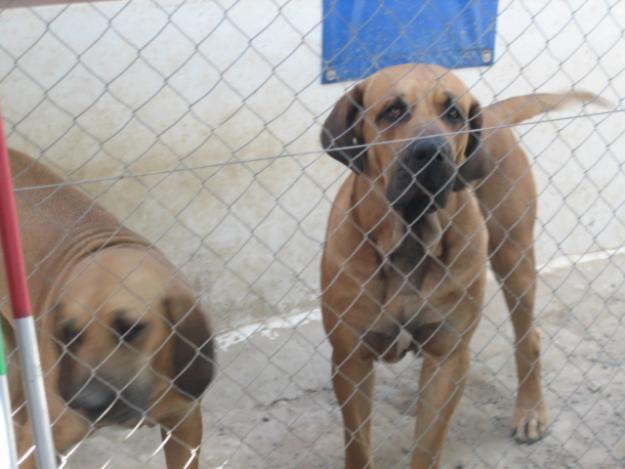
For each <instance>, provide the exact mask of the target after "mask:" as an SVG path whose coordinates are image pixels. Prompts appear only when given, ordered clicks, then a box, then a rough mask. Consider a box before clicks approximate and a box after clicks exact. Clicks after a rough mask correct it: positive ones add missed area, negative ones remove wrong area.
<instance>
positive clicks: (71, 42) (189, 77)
mask: <svg viewBox="0 0 625 469" xmlns="http://www.w3.org/2000/svg"><path fill="white" fill-rule="evenodd" d="M608 3H610V2H607V1H606V2H600V1H593V2H588V1H584V0H567V1H565V0H553V1H551V2H549V3H548V4H545V2H543V1H541V0H524V1H523V2H520V1H513V0H501V1H500V16H499V23H498V38H497V44H496V64H495V65H494V66H492V67H490V68H487V69H465V70H460V71H458V73H459V74H460V76H461V77H462V78H463V79H464V80H465V81H466V82H467V83H468V84H469V85H470V86H471V87H472V88H473V92H474V94H475V95H476V96H477V97H478V98H479V99H480V100H481V101H482V102H483V103H488V102H489V101H491V100H492V99H495V98H503V97H508V96H511V95H514V94H525V93H529V92H533V91H535V90H541V91H554V90H555V91H560V90H566V89H569V88H571V87H572V86H575V87H578V88H586V89H588V90H591V91H594V92H597V93H600V94H601V95H602V96H604V97H606V98H608V99H611V100H612V101H613V102H614V105H615V107H619V108H622V100H621V96H623V94H625V93H624V92H625V59H624V58H623V52H622V51H623V50H625V39H624V36H623V29H624V26H625V2H624V1H620V2H611V3H615V5H614V6H613V7H612V8H611V10H609V9H608ZM320 5H321V2H320V1H318V0H291V1H286V0H274V1H271V0H228V1H225V0H224V1H200V0H187V1H180V0H158V1H147V0H135V1H132V2H130V3H128V2H117V1H113V2H105V3H94V4H91V5H88V4H87V5H73V6H69V7H62V6H54V7H43V8H36V9H13V10H6V11H3V12H2V13H0V99H1V100H2V104H3V106H4V112H5V115H6V118H7V120H8V128H9V132H10V143H11V145H13V146H15V147H17V148H20V149H22V150H25V151H28V152H30V153H31V154H33V155H35V156H42V157H43V158H44V159H45V160H46V161H47V162H48V163H49V164H52V165H54V166H55V167H57V168H58V169H59V170H60V171H62V172H63V173H64V174H66V175H68V177H69V178H71V179H73V180H76V181H80V180H93V179H100V178H104V179H103V180H100V181H98V182H92V183H84V184H82V187H83V188H84V189H85V190H86V191H88V192H89V193H90V194H92V195H94V196H96V197H98V199H99V200H101V202H102V203H103V204H104V205H105V206H107V207H108V208H110V210H112V211H113V212H114V213H116V214H117V215H119V216H120V217H121V218H122V219H123V220H124V221H125V222H126V223H127V224H128V225H129V226H131V227H132V228H134V229H136V230H138V231H139V232H141V233H143V234H145V235H147V236H148V237H150V238H151V239H153V240H154V241H155V242H156V243H157V244H158V245H159V246H161V247H162V248H163V249H164V250H165V251H166V252H167V253H168V254H169V255H170V256H171V258H172V259H173V260H174V261H175V262H177V263H178V264H179V265H180V266H181V267H182V268H183V269H184V270H185V271H186V272H187V273H188V274H189V275H190V277H191V278H192V279H193V281H194V283H195V285H196V287H197V288H198V289H201V290H202V291H203V292H204V298H205V300H206V302H207V304H209V305H210V306H211V309H212V310H213V314H214V315H215V316H216V317H217V318H218V319H217V322H218V326H219V327H220V328H221V329H226V328H229V327H231V326H232V325H233V324H235V323H239V322H246V321H250V320H252V319H255V318H256V319H258V318H260V317H264V316H267V315H274V314H285V313H287V312H290V311H293V310H298V309H302V308H307V307H309V306H311V305H313V304H315V302H316V297H317V293H318V263H319V252H320V243H321V242H322V240H323V234H324V228H325V223H326V217H327V213H328V209H329V206H330V201H331V199H332V197H333V195H334V192H335V190H336V188H337V185H338V182H340V180H341V179H342V177H343V176H344V170H343V169H342V168H341V167H340V166H339V165H338V164H337V163H335V162H334V161H332V160H331V159H330V158H328V157H325V156H324V155H322V153H321V152H320V150H319V145H318V132H319V124H320V122H322V121H323V117H324V116H325V113H326V112H327V110H328V109H329V108H330V107H331V105H332V104H333V103H334V101H335V100H336V99H337V98H338V97H339V96H340V94H341V93H342V92H343V91H344V89H346V88H347V87H348V86H349V85H350V84H349V83H342V84H338V85H323V86H322V85H320V83H319V76H318V74H319V70H320V58H319V55H320V49H321V26H320V20H321V8H320ZM597 111H602V110H601V109H597V108H593V107H588V108H587V109H585V110H582V109H581V108H580V109H571V110H568V111H566V112H563V113H559V114H553V115H551V116H549V117H550V118H558V119H561V118H563V119H561V120H555V121H553V122H546V123H542V124H540V125H529V126H522V127H519V128H518V129H517V134H518V135H519V136H520V138H521V139H522V141H523V146H524V147H525V148H526V149H527V151H528V153H529V155H530V157H531V158H532V159H533V161H534V170H535V173H536V177H537V179H538V182H539V187H540V193H541V196H540V221H539V223H538V226H537V232H536V234H537V238H538V239H537V250H538V258H539V261H540V262H548V261H549V260H550V259H551V258H553V257H554V256H558V255H562V254H576V253H585V252H588V251H594V250H602V249H607V248H616V247H619V246H622V245H623V244H624V241H625V208H623V205H624V203H625V190H623V187H625V174H623V170H622V165H623V164H625V151H624V150H625V138H624V137H623V135H622V133H623V129H624V128H625V126H624V125H623V124H624V123H625V122H624V119H623V114H622V112H616V113H613V114H610V115H600V116H595V117H586V116H581V115H578V114H581V113H584V112H586V113H590V112H597ZM542 119H544V118H542ZM274 158H275V159H274ZM174 169H175V172H174V171H172V172H170V170H174ZM145 173H152V175H146V176H141V177H134V176H133V175H137V174H145ZM116 176H123V178H116Z"/></svg>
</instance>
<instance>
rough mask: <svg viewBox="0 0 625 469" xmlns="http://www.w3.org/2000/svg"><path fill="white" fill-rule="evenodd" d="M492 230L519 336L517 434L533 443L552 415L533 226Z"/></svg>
mask: <svg viewBox="0 0 625 469" xmlns="http://www.w3.org/2000/svg"><path fill="white" fill-rule="evenodd" d="M521 223H523V221H521ZM489 231H490V232H491V239H490V245H491V264H492V267H493V270H494V271H495V274H496V275H497V278H498V280H499V282H500V284H501V286H502V290H503V294H504V296H505V299H506V303H507V305H508V310H509V312H510V318H511V320H512V325H513V327H514V335H515V360H516V367H517V375H518V380H519V388H518V392H517V398H516V405H515V409H514V420H513V436H514V437H515V439H516V440H517V441H518V442H519V443H533V442H535V441H537V440H539V439H540V438H541V437H542V436H543V434H544V432H545V431H546V427H547V425H548V416H547V408H546V406H545V402H544V400H543V393H542V385H541V367H540V338H539V335H538V332H537V331H536V329H535V327H534V318H533V310H534V300H535V296H536V272H535V261H534V250H533V239H532V229H531V228H529V229H522V228H521V227H520V226H519V225H517V226H516V227H515V228H513V229H511V230H510V231H508V232H507V234H505V235H503V236H501V237H499V236H497V235H496V233H497V232H498V231H500V230H497V229H492V230H489ZM493 235H494V236H493Z"/></svg>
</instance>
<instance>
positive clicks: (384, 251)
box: [352, 176, 443, 263]
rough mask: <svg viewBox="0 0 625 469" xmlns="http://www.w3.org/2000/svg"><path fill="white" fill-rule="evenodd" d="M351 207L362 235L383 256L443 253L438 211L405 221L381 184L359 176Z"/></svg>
mask: <svg viewBox="0 0 625 469" xmlns="http://www.w3.org/2000/svg"><path fill="white" fill-rule="evenodd" d="M352 207H353V210H354V217H355V219H356V223H357V224H358V226H359V228H360V230H362V234H363V236H365V237H366V238H367V239H369V240H371V242H372V243H373V244H374V245H375V247H376V250H377V251H378V252H379V253H380V254H381V256H382V257H383V258H384V260H391V261H393V262H401V263H403V262H404V260H409V262H411V263H414V262H417V261H418V260H419V259H421V258H424V257H428V256H430V257H439V256H440V255H441V254H442V251H443V248H442V238H443V230H442V228H441V220H440V214H439V213H438V212H434V213H429V214H425V215H423V216H421V217H419V218H418V219H416V220H414V221H413V222H412V223H410V224H408V223H406V221H405V220H404V219H403V218H402V216H401V215H400V214H399V213H398V212H396V211H395V210H393V209H392V208H391V206H390V205H389V203H388V201H387V199H386V197H385V195H384V188H383V187H382V184H381V183H372V182H370V181H368V180H367V179H366V178H365V177H362V176H355V180H354V190H353V191H352ZM399 259H402V261H399Z"/></svg>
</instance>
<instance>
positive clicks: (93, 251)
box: [0, 151, 214, 469]
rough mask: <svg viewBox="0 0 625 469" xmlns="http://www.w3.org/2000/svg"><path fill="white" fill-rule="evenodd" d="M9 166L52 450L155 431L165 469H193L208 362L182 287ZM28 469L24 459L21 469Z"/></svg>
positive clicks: (93, 217) (46, 178)
mask: <svg viewBox="0 0 625 469" xmlns="http://www.w3.org/2000/svg"><path fill="white" fill-rule="evenodd" d="M10 160H11V161H10V162H11V168H12V172H13V175H14V178H15V185H16V189H17V208H18V213H19V217H20V225H21V226H20V228H21V234H22V240H23V247H24V257H25V261H26V266H27V269H28V272H29V283H30V293H31V298H32V303H33V310H34V312H35V318H36V324H37V332H38V340H39V350H40V352H41V363H42V368H43V370H44V372H45V374H46V375H45V388H46V394H47V397H48V406H49V409H50V417H51V422H52V425H53V427H52V433H53V437H54V444H55V446H56V449H57V451H59V452H61V453H62V452H64V451H66V450H67V449H69V448H70V447H71V446H72V445H74V444H76V443H78V442H79V441H81V440H82V439H83V438H86V437H87V436H88V435H89V434H90V433H91V432H92V431H94V430H95V429H96V428H98V427H101V426H104V425H124V426H135V425H140V424H145V425H149V426H152V425H159V426H160V428H161V435H162V437H163V440H164V441H165V444H164V448H165V457H166V460H167V467H168V468H169V469H178V468H182V467H185V468H197V467H198V454H199V446H200V444H201V441H202V415H201V412H200V405H199V400H200V398H201V396H202V394H203V393H204V390H205V389H206V387H207V386H208V384H209V383H210V381H211V379H212V376H213V366H214V364H213V360H214V358H213V339H212V334H211V331H210V327H209V324H208V319H207V316H206V314H205V313H204V311H202V308H201V307H200V305H199V303H198V300H197V298H196V296H195V294H194V293H193V291H192V289H191V287H190V285H189V283H188V281H187V280H186V279H185V278H184V276H183V275H182V274H181V273H180V272H179V271H178V270H177V269H176V268H175V267H174V266H173V265H172V264H170V263H169V262H168V261H167V259H166V258H165V256H164V255H163V254H162V253H161V252H160V251H158V250H157V249H156V248H155V247H154V246H153V245H152V244H151V243H150V242H148V241H147V240H146V239H144V238H142V237H141V236H139V235H137V234H136V233H134V232H132V231H130V230H128V229H127V228H125V227H124V226H123V225H121V224H120V222H119V221H118V220H117V219H116V218H115V217H113V216H112V215H111V214H110V213H108V212H107V211H106V210H104V209H103V208H102V207H101V206H100V205H98V204H97V203H96V202H95V201H93V200H92V199H90V198H89V197H87V196H85V195H84V194H82V193H81V192H78V191H77V190H76V189H74V188H73V187H71V186H69V185H67V184H66V183H64V181H63V180H62V179H60V178H59V177H58V176H56V175H55V174H53V173H52V172H51V171H50V170H49V169H48V168H47V167H45V166H43V165H42V164H40V163H38V162H37V161H35V160H33V159H31V158H30V157H28V156H26V155H23V154H21V153H19V152H16V151H11V152H10ZM0 297H2V298H4V302H3V303H2V304H0V312H1V313H2V314H1V315H0V320H2V322H3V323H4V324H3V326H4V327H3V329H4V333H5V339H6V344H7V351H8V353H9V355H10V360H9V383H10V387H11V391H12V396H11V397H12V404H13V408H14V409H18V408H21V410H20V411H19V412H18V415H17V419H16V420H17V421H16V424H17V427H18V428H17V431H16V435H17V438H18V449H19V452H20V454H21V455H23V454H24V452H25V451H26V450H28V449H29V448H30V447H31V446H32V437H31V430H30V424H29V421H28V418H27V415H26V411H25V408H24V391H23V389H22V387H21V380H20V369H19V362H18V361H17V357H16V354H15V353H13V352H14V351H15V348H16V344H15V338H14V336H13V333H12V329H11V327H10V322H11V319H10V317H11V316H10V314H9V311H8V304H7V302H6V297H7V284H6V279H5V278H4V277H3V276H0ZM34 466H35V461H34V457H33V456H30V457H29V458H26V461H25V462H24V463H23V464H22V465H21V467H22V468H24V467H29V468H30V467H34Z"/></svg>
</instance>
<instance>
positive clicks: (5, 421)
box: [0, 323, 17, 468]
mask: <svg viewBox="0 0 625 469" xmlns="http://www.w3.org/2000/svg"><path fill="white" fill-rule="evenodd" d="M0 464H1V465H2V466H1V467H9V468H14V467H17V452H16V451H15V435H14V433H13V419H12V418H11V397H10V396H9V381H8V380H7V368H6V360H5V359H4V337H3V335H2V323H0Z"/></svg>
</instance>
